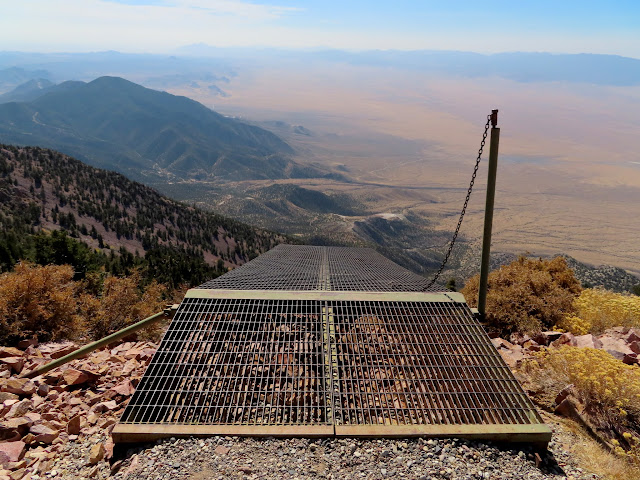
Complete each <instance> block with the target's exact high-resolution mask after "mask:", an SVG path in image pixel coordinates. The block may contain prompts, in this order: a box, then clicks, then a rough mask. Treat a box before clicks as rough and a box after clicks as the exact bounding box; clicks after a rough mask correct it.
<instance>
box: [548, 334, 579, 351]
mask: <svg viewBox="0 0 640 480" xmlns="http://www.w3.org/2000/svg"><path fill="white" fill-rule="evenodd" d="M560 345H571V346H575V337H574V336H573V333H569V332H566V333H563V334H562V335H560V336H559V337H558V338H557V339H556V340H554V341H553V342H551V346H552V347H559V346H560Z"/></svg>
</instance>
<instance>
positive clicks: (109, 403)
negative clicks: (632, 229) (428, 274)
mask: <svg viewBox="0 0 640 480" xmlns="http://www.w3.org/2000/svg"><path fill="white" fill-rule="evenodd" d="M637 333H639V332H634V331H626V332H623V331H612V332H609V333H607V335H606V336H603V337H599V338H596V337H590V338H587V336H583V337H573V336H571V335H568V334H564V335H560V334H557V333H555V332H554V333H546V334H544V335H543V336H541V337H539V338H537V339H530V338H525V339H522V338H520V339H514V342H513V343H511V342H506V341H505V340H499V339H494V343H495V344H496V346H497V347H498V349H499V351H500V352H501V354H502V355H503V356H504V357H505V359H507V361H508V362H509V363H511V364H515V363H517V362H518V361H519V360H520V359H521V358H524V357H525V356H526V355H527V354H528V353H529V352H533V351H535V350H536V349H537V348H538V347H540V346H542V345H546V344H552V345H559V344H564V343H569V344H572V345H573V344H575V345H581V346H594V347H596V348H607V349H609V350H615V349H616V348H617V349H618V350H620V349H621V348H622V347H624V348H625V349H628V350H629V352H627V350H624V349H623V351H622V352H620V351H618V353H617V355H620V354H622V355H623V357H622V358H625V356H626V355H629V359H637V355H635V356H634V355H633V354H634V353H635V347H637V346H638V345H640V344H637V342H638V340H640V337H639V338H637V339H636V338H635V337H634V336H633V335H636V334H637ZM589 342H591V343H592V344H593V345H587V344H588V343H589ZM634 342H636V343H634ZM20 347H21V348H20V349H17V348H9V347H0V419H2V421H0V480H7V479H11V480H18V479H32V480H45V479H58V478H60V479H80V478H97V479H104V478H111V477H113V478H114V479H118V480H120V479H129V480H135V479H182V478H184V479H186V478H189V479H208V478H214V479H226V478H246V479H276V478H291V479H295V478H299V479H307V478H309V479H315V478H329V479H330V478H333V479H338V478H340V479H342V478H344V479H352V478H353V479H356V478H357V479H360V478H364V479H383V478H407V479H419V478H423V479H438V480H440V479H443V480H445V479H447V480H455V479H458V480H463V479H464V480H471V479H564V478H569V479H574V480H578V479H580V480H586V479H596V478H599V477H597V476H595V475H593V474H591V473H589V472H586V471H583V470H581V469H580V468H579V467H578V466H577V465H576V461H575V459H573V458H572V456H571V454H570V453H568V452H569V449H568V448H567V447H568V445H570V444H571V443H572V442H573V441H574V440H573V439H572V438H571V436H570V434H569V432H567V431H564V430H563V429H562V428H560V426H559V425H558V424H554V423H553V421H552V418H551V417H549V418H548V419H547V420H548V423H549V424H550V425H551V426H552V427H554V429H555V430H556V431H555V433H554V437H553V440H552V442H551V444H550V445H549V450H548V451H547V452H540V453H538V452H535V451H534V450H532V449H530V448H528V447H526V446H515V445H508V446H501V445H494V444H491V443H480V442H468V441H462V440H452V439H438V440H429V439H399V440H390V439H382V440H358V439H315V440H313V439H273V438H267V439H255V438H237V437H213V438H206V439H167V440H162V441H159V442H157V443H154V444H146V445H138V446H135V447H134V448H131V447H130V446H126V445H124V446H117V448H115V449H114V444H113V441H112V440H111V435H110V433H111V430H112V429H113V426H114V424H115V423H116V421H117V419H118V417H119V416H120V414H121V413H122V411H123V409H124V407H125V405H126V403H127V402H128V400H129V398H130V396H131V395H132V394H133V392H134V390H135V387H136V385H137V383H138V381H139V379H140V378H141V376H142V374H143V372H144V369H145V367H146V364H147V363H148V361H149V359H150V358H151V356H152V355H153V353H154V352H155V348H156V346H155V345H153V344H151V343H144V342H138V343H132V342H126V343H121V344H119V345H116V346H112V348H111V349H102V350H99V351H96V352H93V353H92V354H90V355H89V356H88V357H86V358H84V359H81V360H75V361H73V362H70V363H69V364H67V365H65V366H64V367H60V368H58V369H55V370H52V371H51V372H49V373H47V374H45V375H44V376H39V377H36V378H34V379H33V380H28V379H25V378H19V376H18V374H20V373H21V372H25V371H30V370H31V369H33V368H35V367H36V366H38V365H41V364H43V363H46V362H48V361H50V360H51V359H53V358H59V357H61V356H62V355H64V354H66V353H68V352H69V351H71V350H73V349H74V348H76V346H75V345H73V344H71V343H65V344H44V345H36V344H35V343H34V344H28V343H25V344H22V345H20ZM628 361H631V360H628ZM514 362H515V363H514ZM549 420H550V421H549ZM114 450H115V451H114Z"/></svg>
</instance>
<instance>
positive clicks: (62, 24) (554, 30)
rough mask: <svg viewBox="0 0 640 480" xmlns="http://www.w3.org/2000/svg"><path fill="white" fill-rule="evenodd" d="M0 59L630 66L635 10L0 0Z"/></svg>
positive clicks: (635, 49) (638, 44)
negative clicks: (326, 52) (598, 58)
mask: <svg viewBox="0 0 640 480" xmlns="http://www.w3.org/2000/svg"><path fill="white" fill-rule="evenodd" d="M0 2H1V4H2V16H1V17H0V50H27V51H89V50H120V51H129V52H157V53H170V52H171V51H172V50H173V49H175V48H177V47H180V46H183V45H188V44H193V43H205V44H209V45H214V46H259V47H290V48H314V47H332V48H343V49H350V50H366V49H403V50H412V49H434V50H468V51H478V52H484V53H490V52H502V51H549V52H569V53H577V52H585V53H611V54H618V55H625V56H631V57H636V58H640V2H639V1H637V0H634V1H615V0H612V1H608V2H604V1H597V2H596V1H588V0H583V1H579V2H578V1H573V0H564V1H563V0H555V1H548V0H538V1H520V0H511V1H502V0H495V1H492V2H478V1H474V2H472V1H466V0H462V1H446V0H440V1H431V0H414V1H408V0H394V1H373V0H369V1H364V0H343V1H333V0H323V1H321V0H304V1H295V0H273V1H264V0H254V1H237V0H56V1H51V0H20V1H19V2H16V1H14V0H0Z"/></svg>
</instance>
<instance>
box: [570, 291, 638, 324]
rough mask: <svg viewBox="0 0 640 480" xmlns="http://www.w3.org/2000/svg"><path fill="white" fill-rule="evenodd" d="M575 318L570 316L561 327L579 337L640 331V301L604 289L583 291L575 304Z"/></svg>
mask: <svg viewBox="0 0 640 480" xmlns="http://www.w3.org/2000/svg"><path fill="white" fill-rule="evenodd" d="M573 306H574V308H575V310H576V313H575V315H567V316H565V318H563V319H561V320H560V321H559V322H558V327H559V328H561V329H563V330H567V331H569V332H572V333H574V334H576V335H584V334H587V333H594V334H598V333H602V332H604V331H605V330H607V329H608V328H612V327H617V326H624V327H640V297H637V296H635V295H628V294H627V295H624V294H620V293H614V292H610V291H608V290H605V289H601V288H589V289H586V290H583V291H582V293H581V294H580V296H579V297H578V298H576V299H575V300H574V302H573Z"/></svg>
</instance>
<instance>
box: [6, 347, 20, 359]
mask: <svg viewBox="0 0 640 480" xmlns="http://www.w3.org/2000/svg"><path fill="white" fill-rule="evenodd" d="M23 354H24V352H23V351H22V350H18V349H17V348H14V347H0V358H6V357H21V356H22V355H23Z"/></svg>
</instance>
